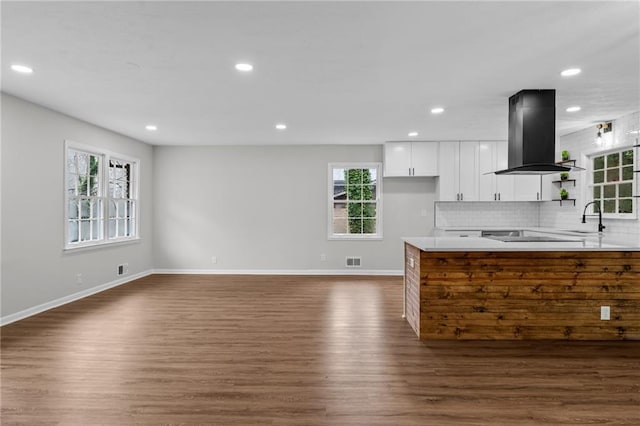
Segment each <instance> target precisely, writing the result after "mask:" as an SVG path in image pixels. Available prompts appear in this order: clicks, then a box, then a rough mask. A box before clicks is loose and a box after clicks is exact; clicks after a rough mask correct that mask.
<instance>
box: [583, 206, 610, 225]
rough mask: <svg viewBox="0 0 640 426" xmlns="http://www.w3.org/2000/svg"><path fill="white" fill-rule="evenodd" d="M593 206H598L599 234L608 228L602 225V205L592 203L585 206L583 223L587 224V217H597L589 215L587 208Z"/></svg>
mask: <svg viewBox="0 0 640 426" xmlns="http://www.w3.org/2000/svg"><path fill="white" fill-rule="evenodd" d="M591 204H593V205H595V206H598V232H602V231H603V230H604V228H606V226H604V225H603V224H602V210H601V209H600V203H598V202H596V201H591V202H590V203H587V204H586V205H585V206H584V211H583V212H582V223H587V216H595V215H594V214H590V215H588V214H587V207H589V206H590V205H591Z"/></svg>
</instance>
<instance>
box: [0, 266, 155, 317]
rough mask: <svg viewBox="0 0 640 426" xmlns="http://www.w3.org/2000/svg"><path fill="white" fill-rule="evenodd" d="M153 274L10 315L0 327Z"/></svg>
mask: <svg viewBox="0 0 640 426" xmlns="http://www.w3.org/2000/svg"><path fill="white" fill-rule="evenodd" d="M152 273H153V270H151V269H150V270H147V271H144V272H140V273H138V274H134V275H129V276H127V277H124V278H119V279H117V280H114V281H111V282H108V283H105V284H101V285H98V286H96V287H91V288H88V289H86V290H82V291H79V292H77V293H73V294H70V295H68V296H64V297H61V298H59V299H55V300H52V301H50V302H45V303H42V304H40V305H37V306H33V307H31V308H27V309H23V310H22V311H19V312H16V313H14V314H9V315H6V316H3V317H1V318H0V326H5V325H7V324H11V323H12V322H16V321H19V320H21V319H25V318H28V317H30V316H33V315H37V314H39V313H42V312H44V311H48V310H49V309H53V308H57V307H59V306H62V305H66V304H67V303H71V302H75V301H76V300H80V299H84V298H85V297H88V296H91V295H93V294H96V293H100V292H102V291H105V290H109V289H110V288H113V287H118V286H120V285H122V284H127V283H129V282H131V281H135V280H137V279H140V278H144V277H146V276H149V275H151V274H152Z"/></svg>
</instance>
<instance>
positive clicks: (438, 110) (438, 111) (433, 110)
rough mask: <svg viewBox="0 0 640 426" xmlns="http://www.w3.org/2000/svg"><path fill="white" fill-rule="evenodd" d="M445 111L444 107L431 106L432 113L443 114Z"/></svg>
mask: <svg viewBox="0 0 640 426" xmlns="http://www.w3.org/2000/svg"><path fill="white" fill-rule="evenodd" d="M443 112H444V108H442V107H436V108H431V114H442V113H443Z"/></svg>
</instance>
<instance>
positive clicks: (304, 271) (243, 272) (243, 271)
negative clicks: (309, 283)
mask: <svg viewBox="0 0 640 426" xmlns="http://www.w3.org/2000/svg"><path fill="white" fill-rule="evenodd" d="M153 273H154V274H192V275H380V276H399V277H401V276H403V275H404V271H402V270H401V269H399V270H395V269H154V270H153Z"/></svg>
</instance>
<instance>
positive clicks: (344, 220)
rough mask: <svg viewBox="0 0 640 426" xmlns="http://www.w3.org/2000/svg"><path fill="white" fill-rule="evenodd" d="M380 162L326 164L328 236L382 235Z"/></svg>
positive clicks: (358, 237)
mask: <svg viewBox="0 0 640 426" xmlns="http://www.w3.org/2000/svg"><path fill="white" fill-rule="evenodd" d="M381 176H382V174H381V164H380V163H352V164H329V238H332V239H333V238H347V239H350V238H353V239H362V238H382V198H381V194H382V181H381V180H380V179H379V178H380V177H381Z"/></svg>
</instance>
